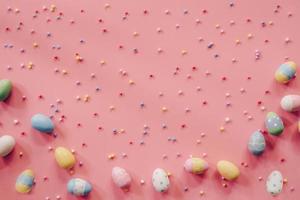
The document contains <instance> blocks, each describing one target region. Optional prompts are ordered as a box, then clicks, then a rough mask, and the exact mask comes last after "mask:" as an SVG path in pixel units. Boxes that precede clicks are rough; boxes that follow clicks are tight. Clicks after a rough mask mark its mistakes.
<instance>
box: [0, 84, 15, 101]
mask: <svg viewBox="0 0 300 200" xmlns="http://www.w3.org/2000/svg"><path fill="white" fill-rule="evenodd" d="M11 89H12V83H11V81H10V80H7V79H3V80H0V101H4V100H5V99H7V97H9V95H10V93H11Z"/></svg>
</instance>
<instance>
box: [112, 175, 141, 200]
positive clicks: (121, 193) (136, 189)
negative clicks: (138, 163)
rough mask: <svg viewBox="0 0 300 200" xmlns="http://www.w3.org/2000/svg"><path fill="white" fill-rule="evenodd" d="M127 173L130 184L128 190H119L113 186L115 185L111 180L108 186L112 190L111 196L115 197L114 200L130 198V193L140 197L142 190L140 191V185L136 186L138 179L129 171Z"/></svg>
mask: <svg viewBox="0 0 300 200" xmlns="http://www.w3.org/2000/svg"><path fill="white" fill-rule="evenodd" d="M128 173H129V174H130V176H131V184H130V186H129V187H128V188H125V189H122V188H119V187H118V186H116V185H115V183H114V182H113V180H112V179H111V181H110V184H111V187H112V190H113V195H114V197H115V199H125V198H130V195H131V194H132V193H135V194H136V195H139V196H141V195H142V194H143V193H142V190H141V185H140V184H138V182H137V181H135V180H138V179H139V178H138V177H137V176H136V174H134V173H133V172H131V171H128Z"/></svg>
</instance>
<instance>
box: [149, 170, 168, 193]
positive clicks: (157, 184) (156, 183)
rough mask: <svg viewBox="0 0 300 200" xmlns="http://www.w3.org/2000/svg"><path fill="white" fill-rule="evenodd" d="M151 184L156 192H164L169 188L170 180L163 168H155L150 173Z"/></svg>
mask: <svg viewBox="0 0 300 200" xmlns="http://www.w3.org/2000/svg"><path fill="white" fill-rule="evenodd" d="M152 184H153V187H154V189H155V190H156V191H157V192H165V191H167V190H168V189H169V186H170V181H169V177H168V174H167V173H166V172H165V170H163V169H161V168H157V169H155V170H154V172H153V174H152Z"/></svg>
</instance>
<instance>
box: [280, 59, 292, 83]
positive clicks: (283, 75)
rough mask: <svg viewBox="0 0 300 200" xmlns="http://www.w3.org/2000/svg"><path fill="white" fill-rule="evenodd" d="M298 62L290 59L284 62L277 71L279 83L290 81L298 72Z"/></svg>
mask: <svg viewBox="0 0 300 200" xmlns="http://www.w3.org/2000/svg"><path fill="white" fill-rule="evenodd" d="M296 68H297V65H296V63H294V62H292V61H290V62H286V63H283V64H282V65H280V66H279V68H278V69H277V70H276V72H275V79H276V81H277V82H279V83H288V82H289V81H290V80H291V79H293V78H294V76H295V74H296Z"/></svg>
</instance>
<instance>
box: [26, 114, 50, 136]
mask: <svg viewBox="0 0 300 200" xmlns="http://www.w3.org/2000/svg"><path fill="white" fill-rule="evenodd" d="M31 125H32V127H33V128H34V129H36V130H38V131H40V132H43V133H52V132H53V129H54V124H53V122H52V120H51V119H50V118H49V117H48V116H46V115H43V114H35V115H34V116H33V117H32V118H31Z"/></svg>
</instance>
